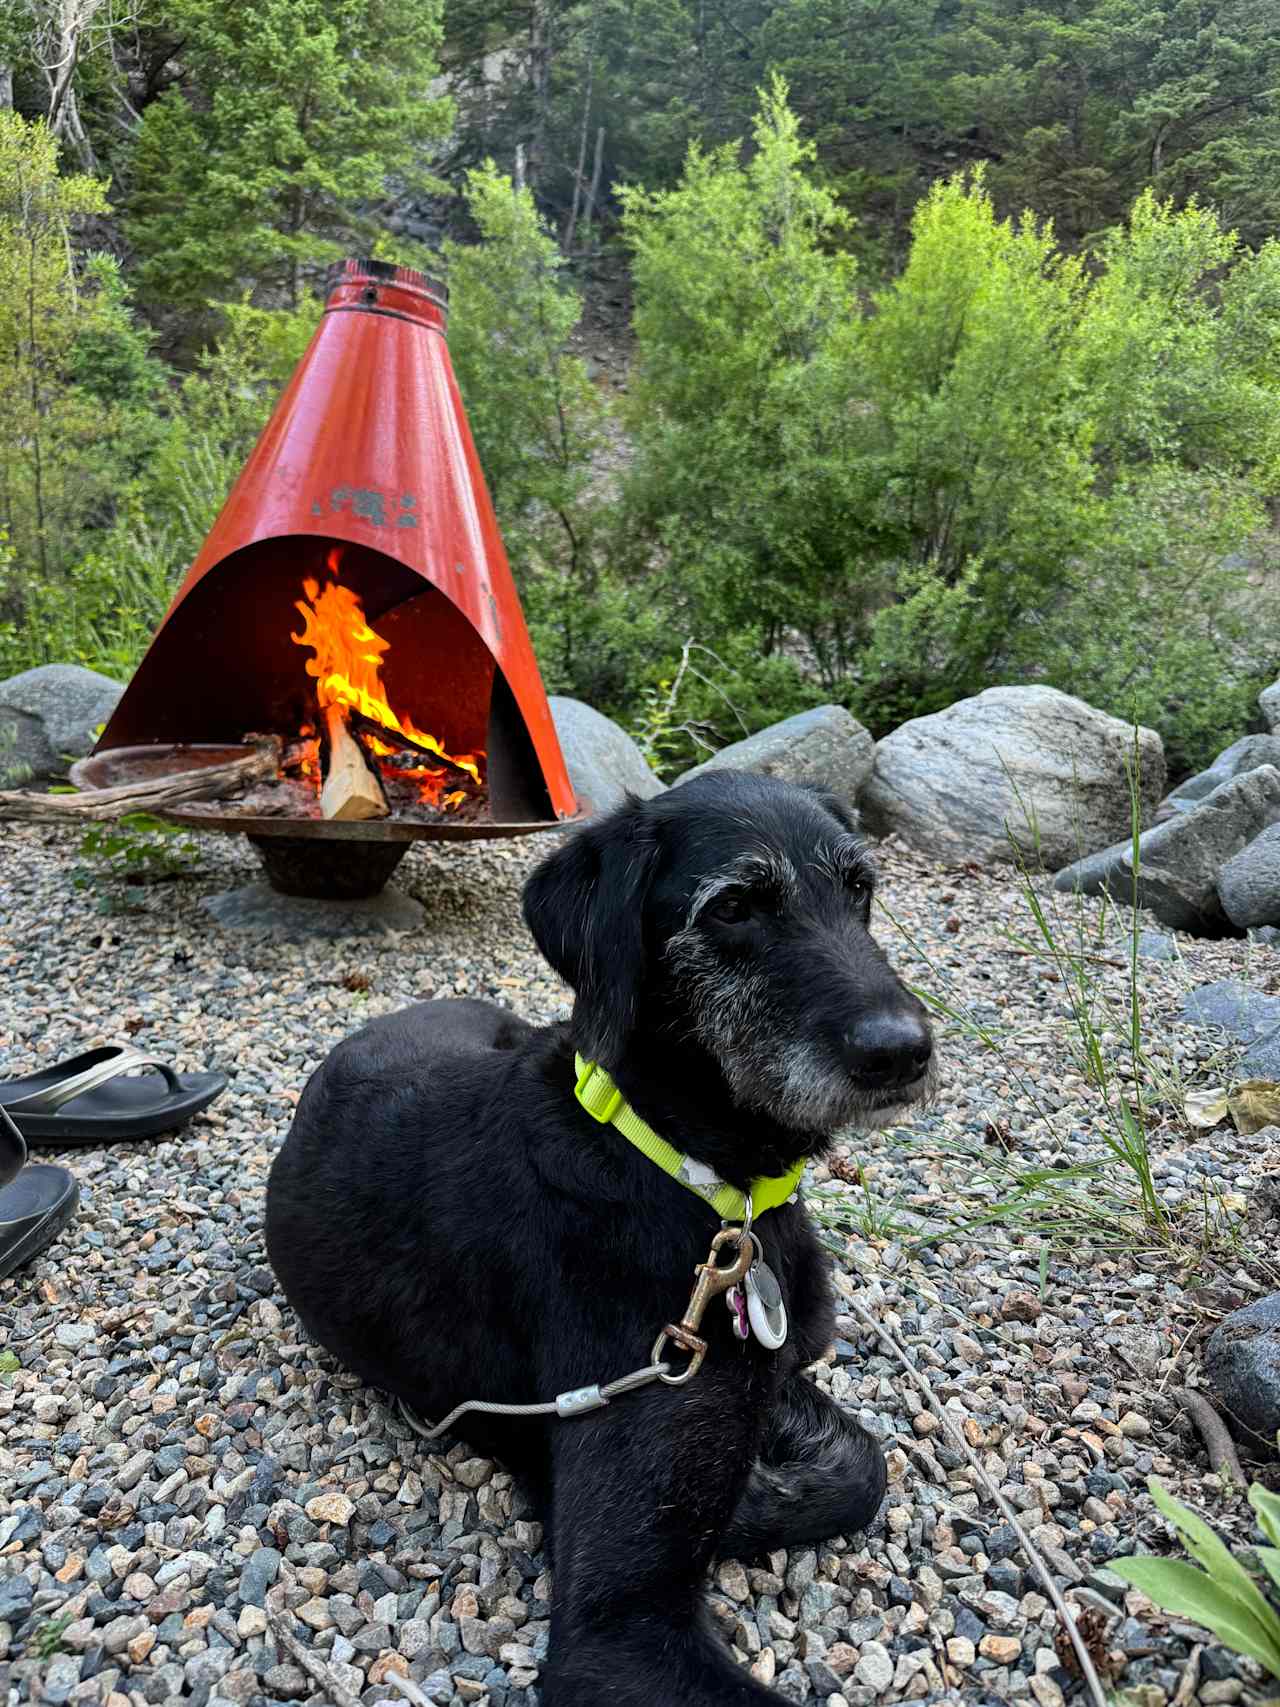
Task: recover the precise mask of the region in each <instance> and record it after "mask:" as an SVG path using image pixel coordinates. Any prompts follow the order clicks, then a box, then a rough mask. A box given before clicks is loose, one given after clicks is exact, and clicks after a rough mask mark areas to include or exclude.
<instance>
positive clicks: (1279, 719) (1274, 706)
mask: <svg viewBox="0 0 1280 1707" xmlns="http://www.w3.org/2000/svg"><path fill="white" fill-rule="evenodd" d="M1258 710H1259V711H1260V712H1261V713H1262V721H1263V722H1264V723H1265V724H1266V726H1267V728H1268V729H1270V730H1271V731H1272V732H1273V733H1275V732H1276V731H1277V730H1280V681H1275V682H1272V684H1271V686H1270V687H1269V688H1263V690H1262V692H1261V693H1260V694H1259V695H1258Z"/></svg>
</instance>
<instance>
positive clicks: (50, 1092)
mask: <svg viewBox="0 0 1280 1707" xmlns="http://www.w3.org/2000/svg"><path fill="white" fill-rule="evenodd" d="M139 1068H143V1069H146V1071H145V1073H144V1074H142V1075H141V1076H139V1077H137V1078H128V1079H126V1078H124V1077H123V1076H122V1075H123V1074H125V1073H133V1072H135V1071H136V1070H137V1069H139ZM226 1083H227V1076H226V1074H225V1073H175V1072H174V1070H173V1068H172V1067H170V1066H169V1065H168V1064H167V1063H166V1062H164V1061H153V1060H151V1059H150V1058H149V1057H148V1056H146V1055H140V1054H138V1052H137V1050H135V1049H129V1048H126V1047H125V1046H124V1045H122V1044H118V1043H115V1044H109V1045H108V1046H107V1047H106V1048H104V1049H90V1050H89V1051H88V1052H87V1053H86V1054H84V1055H76V1056H73V1058H72V1059H71V1060H70V1061H60V1062H59V1063H58V1064H57V1066H54V1067H46V1068H45V1069H44V1070H43V1071H42V1072H39V1073H28V1074H27V1076H26V1077H25V1078H21V1079H3V1080H0V1109H3V1110H4V1112H5V1113H6V1114H7V1115H8V1116H9V1118H10V1119H11V1120H12V1122H13V1124H14V1125H15V1126H16V1127H17V1128H18V1130H19V1131H20V1132H21V1133H22V1136H23V1137H24V1138H25V1139H26V1140H27V1142H28V1143H31V1144H57V1145H63V1144H116V1143H119V1142H120V1141H121V1140H124V1139H129V1138H153V1137H155V1135H156V1134H157V1133H159V1132H172V1131H174V1130H175V1129H176V1128H177V1127H179V1126H183V1125H185V1124H186V1122H187V1121H188V1120H190V1119H191V1117H192V1115H193V1114H199V1112H200V1110H201V1109H202V1108H207V1107H208V1106H209V1104H210V1103H211V1102H212V1101H213V1099H214V1097H216V1096H217V1095H218V1094H219V1092H221V1091H222V1090H224V1089H225V1088H226ZM68 1103H70V1104H73V1105H74V1106H73V1107H71V1108H70V1109H68V1111H67V1112H66V1113H65V1114H64V1113H63V1112H62V1110H63V1108H64V1107H65V1106H66V1105H67V1104H68Z"/></svg>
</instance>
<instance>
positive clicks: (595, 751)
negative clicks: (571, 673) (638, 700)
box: [549, 694, 666, 815]
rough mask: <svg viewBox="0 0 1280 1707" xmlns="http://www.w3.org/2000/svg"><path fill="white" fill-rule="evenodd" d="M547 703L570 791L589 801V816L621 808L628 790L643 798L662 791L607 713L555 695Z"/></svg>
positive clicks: (628, 738)
mask: <svg viewBox="0 0 1280 1707" xmlns="http://www.w3.org/2000/svg"><path fill="white" fill-rule="evenodd" d="M549 703H550V706H551V716H552V718H553V719H554V721H555V726H556V734H557V735H558V736H559V738H560V751H561V752H562V753H563V754H564V762H565V764H566V765H567V766H568V768H569V781H570V782H571V783H572V784H573V787H574V792H575V793H576V794H578V795H579V797H580V798H582V799H585V800H586V801H587V802H589V804H590V807H591V811H592V813H593V814H595V815H598V814H600V813H601V812H609V811H611V810H612V809H613V808H614V807H615V806H621V805H622V802H623V801H624V800H625V799H626V797H627V795H628V794H638V795H639V796H640V798H641V799H642V800H648V799H649V797H650V796H651V795H654V794H661V793H662V790H663V788H664V787H665V786H666V785H665V783H663V781H662V779H661V778H660V777H656V776H655V775H654V774H653V772H652V771H651V770H650V769H649V767H648V765H647V764H646V763H645V761H644V755H643V754H642V753H641V751H640V749H639V747H637V746H636V744H635V742H634V741H633V740H632V739H631V737H630V735H628V734H627V732H626V730H625V729H620V728H619V727H618V725H617V724H616V723H615V722H614V721H613V719H612V718H611V717H606V716H605V715H604V713H603V712H602V711H597V710H596V709H595V708H594V706H590V705H585V704H584V703H583V701H582V700H580V699H565V698H563V697H561V696H560V695H558V694H553V695H552V696H551V699H550V702H549Z"/></svg>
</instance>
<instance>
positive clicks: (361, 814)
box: [320, 705, 391, 823]
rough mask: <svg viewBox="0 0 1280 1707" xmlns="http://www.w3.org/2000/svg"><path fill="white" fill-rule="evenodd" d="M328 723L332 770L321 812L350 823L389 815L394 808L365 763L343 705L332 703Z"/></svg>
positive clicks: (326, 727)
mask: <svg viewBox="0 0 1280 1707" xmlns="http://www.w3.org/2000/svg"><path fill="white" fill-rule="evenodd" d="M324 726H325V731H326V733H327V734H328V737H329V773H328V775H327V776H326V777H325V779H324V787H323V788H322V789H321V791H320V811H321V812H322V813H323V815H324V816H325V817H326V818H334V819H340V820H342V821H344V822H347V823H353V822H356V821H359V820H363V819H366V818H385V817H387V816H388V815H389V813H390V811H391V808H390V806H388V804H387V797H386V795H385V794H384V793H383V789H382V783H381V782H380V781H379V779H378V777H377V775H376V773H375V772H374V771H372V770H371V769H370V768H369V766H368V765H367V764H366V763H365V757H364V753H363V752H362V751H361V747H360V743H359V741H357V740H356V738H355V736H354V735H353V734H352V733H351V730H350V729H349V728H348V726H347V719H346V716H345V714H344V713H343V710H342V707H341V706H340V705H331V706H329V708H328V709H327V710H326V712H325V714H324Z"/></svg>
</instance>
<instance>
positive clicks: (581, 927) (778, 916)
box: [524, 770, 935, 1137]
mask: <svg viewBox="0 0 1280 1707" xmlns="http://www.w3.org/2000/svg"><path fill="white" fill-rule="evenodd" d="M874 887H875V870H874V868H873V866H872V865H871V863H870V861H869V859H868V857H867V854H866V851H865V848H864V846H863V844H862V841H861V839H860V838H859V837H858V835H857V834H856V833H855V832H854V829H853V824H852V820H851V819H850V818H849V816H848V814H847V812H846V811H845V809H844V808H843V806H841V805H840V803H839V802H838V801H837V800H836V799H835V798H834V796H831V795H828V794H824V793H822V792H820V791H814V790H811V789H807V788H797V787H794V786H792V785H791V784H788V783H782V782H776V781H774V780H773V779H772V778H769V777H762V776H756V775H753V774H750V773H748V772H744V771H728V770H726V771H709V772H707V773H706V774H705V775H703V776H701V777H698V778H695V779H693V780H692V781H690V782H687V783H684V784H682V785H681V786H680V787H678V788H674V789H671V790H670V791H669V792H668V793H666V794H662V795H659V796H657V797H656V798H655V799H653V800H648V801H637V800H632V801H630V802H629V803H628V804H627V805H625V806H622V807H620V808H619V809H618V810H617V811H615V812H614V813H612V814H611V815H610V816H608V817H607V818H604V819H601V820H600V821H599V822H597V823H594V824H591V825H588V826H587V827H586V828H585V829H583V830H581V831H579V832H578V833H577V834H576V835H575V836H574V837H573V838H572V839H571V840H570V841H568V842H567V843H566V844H565V845H564V846H563V847H561V848H560V849H559V850H558V851H557V852H556V853H554V854H552V855H551V856H550V858H549V859H547V860H545V861H544V862H543V863H542V864H541V865H540V866H539V867H538V869H537V870H536V871H535V872H534V874H533V876H532V877H531V878H530V880H529V882H528V885H527V886H526V889H525V898H524V913H525V920H526V922H527V924H528V926H529V929H530V930H531V931H532V933H533V936H534V939H535V941H536V942H537V944H538V947H539V948H540V949H541V950H542V952H543V954H544V955H545V956H546V957H547V959H548V960H549V961H550V962H551V964H552V966H554V967H555V969H556V971H557V972H559V973H560V975H561V976H562V977H563V978H564V979H565V980H566V981H567V982H568V983H569V984H571V985H572V986H573V989H574V992H575V994H576V997H577V1001H576V1003H575V1006H574V1014H573V1036H574V1041H575V1043H576V1045H577V1047H578V1048H579V1049H580V1050H581V1052H582V1053H583V1055H585V1056H586V1057H588V1058H589V1059H591V1060H595V1061H598V1062H600V1063H601V1064H602V1065H603V1066H605V1067H607V1068H610V1069H616V1068H617V1067H618V1066H619V1065H620V1064H621V1063H622V1062H623V1060H624V1058H625V1056H626V1054H627V1050H628V1045H629V1043H630V1042H631V1041H632V1040H633V1039H634V1038H635V1037H636V1036H637V1034H638V1033H645V1034H648V1035H649V1036H651V1037H659V1036H660V1037H666V1038H668V1039H671V1040H673V1041H680V1042H685V1041H687V1040H688V1039H690V1038H692V1039H695V1040H696V1041H697V1043H698V1044H699V1045H700V1046H701V1049H702V1050H703V1051H705V1053H706V1054H707V1055H709V1056H710V1057H711V1059H712V1060H713V1061H714V1063H715V1065H716V1066H717V1067H718V1068H719V1070H720V1073H721V1074H722V1075H723V1078H724V1080H725V1082H726V1083H727V1085H728V1087H729V1090H730V1093H731V1095H732V1098H733V1101H734V1102H735V1103H736V1104H737V1105H738V1106H739V1107H741V1108H743V1109H749V1110H752V1111H755V1112H757V1113H760V1114H764V1115H766V1116H768V1117H769V1118H771V1119H772V1120H774V1121H777V1122H778V1123H780V1124H781V1125H783V1126H785V1127H788V1128H790V1129H792V1130H794V1131H796V1132H797V1133H805V1134H811V1135H814V1136H821V1137H825V1136H827V1135H829V1134H830V1133H832V1132H835V1131H837V1130H838V1129H839V1128H841V1127H843V1126H847V1125H855V1124H856V1125H859V1126H863V1127H867V1126H878V1125H885V1124H887V1123H888V1122H889V1121H891V1120H892V1119H893V1118H894V1117H895V1115H897V1114H900V1113H901V1111H902V1110H903V1108H904V1107H905V1106H906V1105H908V1104H910V1103H913V1102H916V1101H919V1100H920V1099H921V1098H923V1097H925V1096H927V1095H928V1094H929V1092H930V1091H931V1090H932V1088H933V1083H934V1078H935V1067H934V1061H933V1047H932V1040H931V1037H930V1033H929V1026H928V1023H927V1020H926V1017H925V1011H924V1008H923V1007H922V1005H921V1003H920V1002H919V1001H917V999H916V998H915V997H914V996H913V995H911V994H910V992H909V991H908V990H907V989H905V988H904V986H903V985H902V983H901V982H900V980H899V979H898V977H897V975H896V974H895V973H894V972H893V970H892V968H891V967H890V966H889V963H888V961H887V959H886V958H885V955H884V952H883V951H882V950H881V949H880V947H879V946H878V945H877V944H876V943H875V942H874V941H873V939H872V936H871V923H870V916H871V898H872V892H873V890H874Z"/></svg>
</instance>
